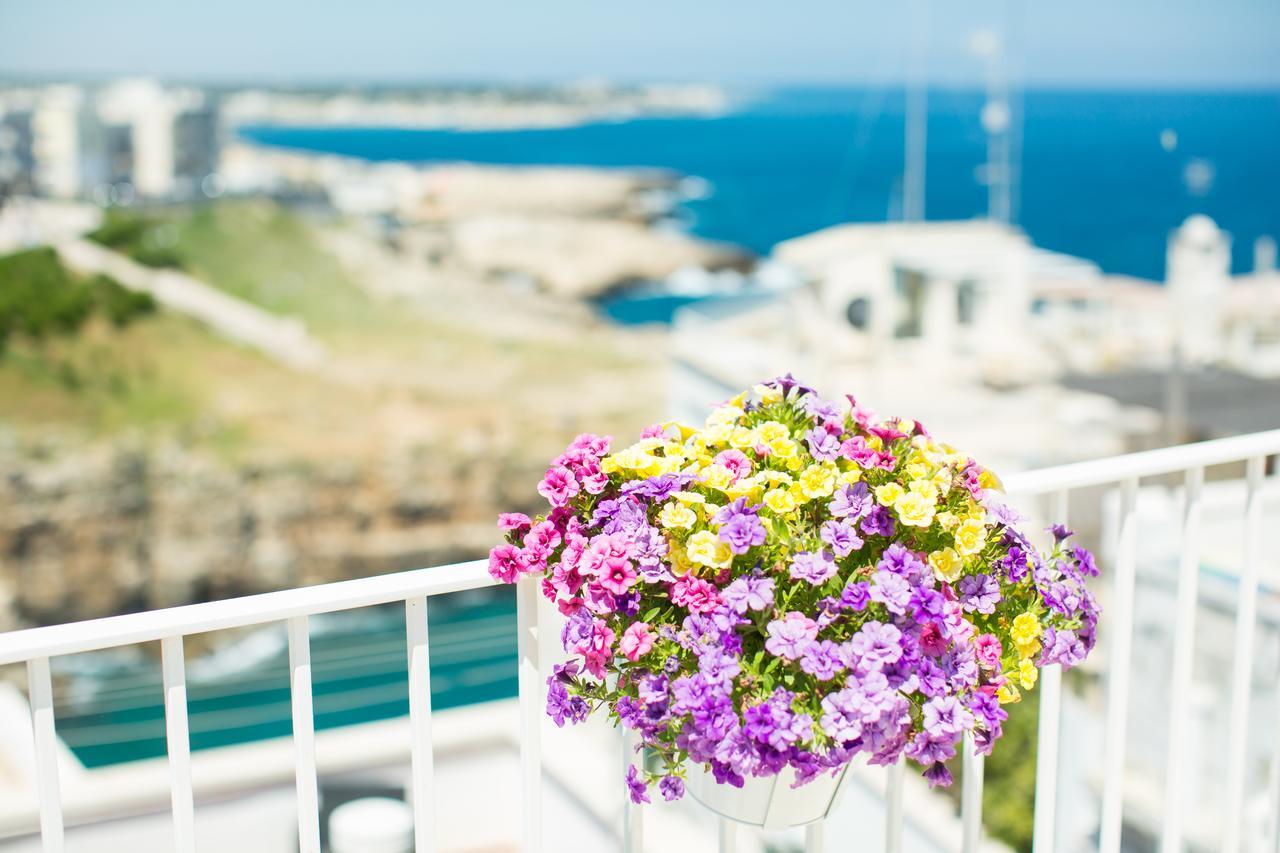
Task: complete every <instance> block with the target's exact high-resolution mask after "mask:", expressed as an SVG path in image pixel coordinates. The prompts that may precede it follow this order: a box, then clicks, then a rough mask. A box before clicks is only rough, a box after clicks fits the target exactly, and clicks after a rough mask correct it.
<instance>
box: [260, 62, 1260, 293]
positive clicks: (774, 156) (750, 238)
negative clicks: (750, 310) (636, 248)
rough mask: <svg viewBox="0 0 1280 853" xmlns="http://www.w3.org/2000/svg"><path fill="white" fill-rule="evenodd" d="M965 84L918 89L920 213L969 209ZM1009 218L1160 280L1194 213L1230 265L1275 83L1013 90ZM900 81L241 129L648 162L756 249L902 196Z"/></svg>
mask: <svg viewBox="0 0 1280 853" xmlns="http://www.w3.org/2000/svg"><path fill="white" fill-rule="evenodd" d="M982 103H983V95H982V93H980V92H976V91H963V90H947V89H938V90H931V91H930V94H929V120H928V158H927V170H926V171H927V184H926V203H925V207H926V218H927V219H931V220H954V219H971V218H975V217H981V216H985V215H986V210H987V190H986V187H985V186H984V185H983V184H982V183H981V181H980V177H979V170H980V167H981V166H982V164H983V163H984V162H985V160H986V135H985V133H984V131H983V129H982V126H981V124H980V119H979V113H980V110H981V106H982ZM1021 104H1022V107H1021V112H1022V115H1023V120H1022V122H1021V134H1020V137H1021V140H1020V147H1021V150H1022V156H1021V170H1020V180H1019V182H1018V184H1019V192H1018V193H1017V195H1016V197H1015V199H1014V216H1013V219H1014V222H1015V223H1016V224H1017V225H1019V226H1020V227H1022V228H1023V229H1024V230H1025V231H1026V232H1027V234H1028V235H1029V236H1030V238H1031V239H1032V240H1033V241H1034V242H1035V243H1036V244H1037V245H1038V246H1041V247H1043V248H1046V249H1051V250H1054V251H1060V252H1066V253H1069V254H1072V255H1077V256H1079V257H1083V258H1087V259H1089V260H1091V261H1093V262H1095V263H1097V264H1098V265H1099V266H1100V267H1101V268H1102V269H1103V270H1104V271H1106V272H1108V273H1113V274H1120V275H1130V276H1136V277H1139V278H1144V279H1149V280H1152V281H1160V280H1162V279H1163V277H1164V261H1165V248H1166V242H1167V239H1168V235H1169V233H1170V232H1171V231H1172V230H1173V229H1174V228H1176V227H1177V226H1178V225H1179V224H1180V223H1181V222H1182V221H1183V220H1185V219H1186V217H1188V216H1190V215H1192V214H1195V213H1203V214H1206V215H1208V216H1210V217H1211V218H1213V219H1214V221H1216V222H1217V223H1218V225H1219V226H1220V227H1222V228H1223V229H1225V230H1226V231H1228V232H1229V233H1230V234H1231V235H1232V238H1233V245H1232V267H1233V271H1235V272H1237V273H1240V272H1245V271H1248V270H1250V269H1251V268H1252V266H1253V244H1254V241H1255V240H1256V239H1257V238H1258V237H1260V236H1263V235H1270V236H1273V237H1280V156H1277V154H1276V152H1277V151H1280V92H1277V91H1249V90H1240V91H1224V92H1213V91H1205V90H1195V91H1145V92H1137V91H1120V90H1089V91H1085V90H1068V89H1042V90H1031V91H1027V92H1025V93H1024V94H1023V95H1022V97H1021ZM903 125H904V97H903V92H902V90H901V89H874V88H842V87H805V88H785V89H777V90H774V91H771V92H767V93H762V94H760V95H758V96H756V97H752V98H745V99H742V100H739V101H738V102H737V103H736V104H735V105H734V106H733V107H732V108H731V109H730V110H729V111H728V112H726V113H725V114H723V115H717V116H710V117H671V118H664V117H651V118H638V119H631V120H626V121H618V122H600V123H591V124H581V125H575V126H570V127H560V128H542V129H516V130H444V129H418V128H414V129H409V128H386V127H381V128H358V127H296V126H256V127H243V128H240V129H239V133H240V135H241V136H242V137H243V138H245V139H248V140H250V141H252V142H255V143H258V144H263V145H271V146H278V147H283V148H291V149H298V150H305V151H314V152H323V153H330V154H340V155H345V156H350V157H357V158H361V159H365V160H370V161H406V162H413V163H433V162H460V161H465V162H475V163H484V164H494V165H578V166H594V167H605V168H622V167H642V168H659V169H667V170H671V171H674V172H678V173H680V174H682V175H688V176H693V177H697V178H701V179H702V180H704V181H706V182H707V186H708V187H709V190H710V192H709V193H708V194H707V195H706V196H705V197H702V198H692V199H688V200H686V201H684V202H682V203H681V206H680V210H679V215H680V217H681V221H682V223H683V225H684V226H685V227H687V228H688V230H689V231H690V232H692V233H693V234H696V235H698V236H700V237H704V238H707V239H710V240H718V241H724V242H728V243H733V244H736V245H739V246H742V247H745V248H747V249H749V250H751V251H753V252H755V253H757V254H759V255H762V256H763V255H767V254H768V252H769V251H770V250H771V249H772V247H773V246H774V245H776V244H777V243H778V242H780V241H782V240H785V239H788V238H791V237H796V236H799V235H801V234H806V233H810V232H813V231H816V230H818V229H821V228H824V227H827V226H829V225H833V224H836V223H839V222H876V221H886V220H892V219H895V218H898V217H899V215H900V211H901V176H902V170H903V155H902V148H903V143H902V138H903Z"/></svg>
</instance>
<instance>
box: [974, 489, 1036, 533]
mask: <svg viewBox="0 0 1280 853" xmlns="http://www.w3.org/2000/svg"><path fill="white" fill-rule="evenodd" d="M982 506H983V507H984V508H985V509H986V510H987V512H989V513H991V515H992V517H993V518H995V520H996V521H998V522H1000V523H1001V524H1003V525H1004V526H1005V527H1016V526H1017V525H1019V524H1021V523H1022V522H1023V521H1026V516H1024V515H1023V514H1022V513H1020V512H1018V511H1017V510H1015V509H1014V508H1013V507H1011V506H1009V505H1008V504H1005V503H1003V502H1001V501H999V500H997V499H996V498H995V497H994V495H993V494H991V493H989V494H987V495H986V496H985V497H983V499H982Z"/></svg>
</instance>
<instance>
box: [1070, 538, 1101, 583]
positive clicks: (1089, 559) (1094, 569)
mask: <svg viewBox="0 0 1280 853" xmlns="http://www.w3.org/2000/svg"><path fill="white" fill-rule="evenodd" d="M1071 556H1072V558H1073V559H1074V560H1075V561H1076V566H1077V567H1078V568H1079V569H1080V573H1081V574H1082V575H1088V576H1089V577H1091V578H1096V577H1097V576H1098V564H1097V563H1095V562H1094V561H1093V554H1092V553H1090V552H1089V551H1088V549H1085V548H1081V547H1080V546H1079V545H1077V546H1075V547H1074V548H1072V549H1071Z"/></svg>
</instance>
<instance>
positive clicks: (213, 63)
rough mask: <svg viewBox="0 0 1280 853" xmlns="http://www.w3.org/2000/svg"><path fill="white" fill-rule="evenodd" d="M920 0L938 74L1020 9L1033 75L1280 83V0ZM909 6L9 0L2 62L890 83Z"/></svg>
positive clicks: (754, 0)
mask: <svg viewBox="0 0 1280 853" xmlns="http://www.w3.org/2000/svg"><path fill="white" fill-rule="evenodd" d="M926 5H927V6H928V7H929V9H930V11H929V18H930V21H929V27H928V30H929V47H930V61H929V73H930V76H931V78H932V79H933V80H934V81H936V82H938V83H943V84H968V83H973V82H977V81H978V80H979V74H980V67H979V65H978V63H977V62H976V61H975V60H974V58H973V57H972V56H971V55H970V54H969V53H968V51H967V48H966V42H967V36H968V35H969V34H970V33H971V32H972V31H973V30H975V29H977V28H980V27H987V28H993V29H997V30H1002V29H1004V28H1005V27H1006V26H1009V21H1010V20H1014V23H1013V27H1014V30H1015V31H1020V32H1021V34H1022V35H1021V36H1020V37H1017V38H1015V39H1014V40H1013V41H1014V43H1015V44H1016V45H1018V46H1020V48H1021V51H1022V54H1023V58H1022V65H1023V67H1024V69H1025V72H1024V77H1025V79H1026V81H1027V82H1028V83H1029V84H1031V85H1036V84H1083V85H1103V86H1117V85H1118V86H1124V85H1133V86H1150V85H1157V86H1185V85H1194V86H1258V85H1262V86H1280V44H1278V39H1280V0H926ZM910 8H911V4H910V2H908V0H897V1H896V2H894V0H890V2H885V1H884V0H880V2H877V3H869V2H863V1H862V0H769V1H768V2H765V1H764V0H645V2H632V3H623V2H617V0H503V2H496V0H458V2H448V3H440V2H436V1H435V0H312V2H307V3H304V2H293V0H290V2H283V1H282V0H215V2H205V3H186V2H180V0H48V2H40V1H39V0H0V45H2V46H0V73H4V74H15V73H16V74H24V75H27V74H35V75H58V74H134V73H144V74H156V75H161V76H169V77H182V78H201V79H216V80H237V81H244V80H250V81H252V80H259V81H266V80H281V81H283V80H296V81H306V80H313V81H339V80H396V81H424V80H433V79H446V80H503V81H544V80H562V79H571V78H581V77H604V78H611V79H619V80H687V79H695V80H711V81H717V82H725V83H746V84H755V83H775V82H849V83H858V82H865V81H886V80H887V81H894V80H898V79H901V77H902V75H903V73H904V68H905V63H906V60H905V56H906V45H907V43H908V39H909V33H910V31H911V24H910V13H909V9H910ZM1011 8H1018V9H1021V10H1022V11H1021V12H1020V13H1017V15H1016V16H1011V13H1010V11H1009V10H1010V9H1011ZM1017 17H1020V21H1019V20H1016V18H1017Z"/></svg>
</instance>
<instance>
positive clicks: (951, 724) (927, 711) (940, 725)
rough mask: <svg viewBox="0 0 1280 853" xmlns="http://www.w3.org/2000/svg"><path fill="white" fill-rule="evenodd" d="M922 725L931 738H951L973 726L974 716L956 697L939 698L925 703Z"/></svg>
mask: <svg viewBox="0 0 1280 853" xmlns="http://www.w3.org/2000/svg"><path fill="white" fill-rule="evenodd" d="M920 724H921V726H922V727H923V728H924V730H925V731H926V732H928V733H929V735H930V736H931V737H934V738H950V737H954V736H956V735H959V734H960V733H961V732H963V731H964V730H965V729H967V728H969V727H971V726H972V725H973V714H971V713H970V712H969V709H968V708H966V707H965V706H964V705H962V704H960V700H959V699H957V698H956V697H954V696H938V697H935V698H933V699H930V700H929V701H928V702H925V703H924V709H923V712H922V713H921V719H920Z"/></svg>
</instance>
